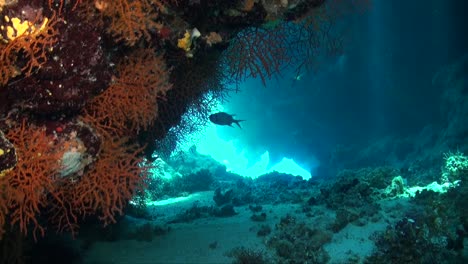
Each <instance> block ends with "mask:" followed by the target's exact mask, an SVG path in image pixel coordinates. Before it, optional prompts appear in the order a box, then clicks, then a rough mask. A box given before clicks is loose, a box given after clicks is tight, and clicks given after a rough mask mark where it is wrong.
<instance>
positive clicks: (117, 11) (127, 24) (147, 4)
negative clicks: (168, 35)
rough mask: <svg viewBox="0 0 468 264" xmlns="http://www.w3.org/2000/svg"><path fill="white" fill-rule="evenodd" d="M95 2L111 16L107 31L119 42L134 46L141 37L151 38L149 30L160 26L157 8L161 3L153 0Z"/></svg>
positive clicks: (103, 12)
mask: <svg viewBox="0 0 468 264" xmlns="http://www.w3.org/2000/svg"><path fill="white" fill-rule="evenodd" d="M155 2H156V3H159V1H155ZM95 3H96V4H98V5H97V6H96V8H98V9H99V8H100V9H99V10H100V11H101V12H102V14H103V15H104V16H105V17H108V18H110V25H109V26H108V27H107V28H108V30H107V32H108V33H109V34H110V35H112V37H114V39H115V41H117V42H119V41H123V42H124V43H125V44H127V45H128V46H134V45H135V44H136V43H137V42H138V41H139V40H140V39H141V38H145V39H146V40H149V39H150V34H149V31H150V30H152V29H156V28H157V26H158V23H156V22H155V19H156V18H157V13H156V10H155V8H156V7H158V6H160V5H157V4H155V3H153V1H151V0H115V1H114V0H112V1H109V0H101V1H95ZM98 6H99V7H98Z"/></svg>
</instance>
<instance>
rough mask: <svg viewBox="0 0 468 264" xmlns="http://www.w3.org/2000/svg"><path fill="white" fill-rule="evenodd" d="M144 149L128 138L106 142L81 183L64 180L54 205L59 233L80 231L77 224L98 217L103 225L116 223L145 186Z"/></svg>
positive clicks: (52, 210) (54, 219) (53, 214)
mask: <svg viewBox="0 0 468 264" xmlns="http://www.w3.org/2000/svg"><path fill="white" fill-rule="evenodd" d="M141 151H142V149H141V148H138V147H136V145H131V144H128V142H127V139H125V138H120V139H117V138H113V139H108V140H106V141H105V142H104V144H103V147H102V150H101V152H100V153H99V158H98V159H97V161H96V162H95V163H94V164H93V165H92V166H91V168H90V169H89V170H88V171H87V173H85V174H84V175H83V176H82V177H81V178H80V179H79V180H78V181H76V182H72V181H68V180H62V181H63V183H62V184H61V185H60V186H61V187H60V189H59V190H58V191H57V192H55V194H56V195H55V196H54V199H55V200H56V202H55V201H54V202H51V206H52V209H51V218H52V222H54V224H55V225H56V226H57V228H58V231H60V232H61V231H64V230H67V231H70V232H72V234H75V232H76V231H77V229H78V224H77V221H78V219H79V218H84V217H86V216H90V215H97V216H98V217H99V219H100V220H101V221H102V222H103V223H104V226H106V225H108V224H111V223H115V222H116V218H115V217H116V216H117V215H122V214H123V209H124V207H125V206H126V205H127V203H128V201H129V200H130V199H131V198H133V196H134V195H135V194H136V192H137V191H138V190H142V188H143V187H144V182H145V179H146V178H147V174H148V168H149V167H145V166H142V162H143V159H142V158H141V157H139V155H140V153H141Z"/></svg>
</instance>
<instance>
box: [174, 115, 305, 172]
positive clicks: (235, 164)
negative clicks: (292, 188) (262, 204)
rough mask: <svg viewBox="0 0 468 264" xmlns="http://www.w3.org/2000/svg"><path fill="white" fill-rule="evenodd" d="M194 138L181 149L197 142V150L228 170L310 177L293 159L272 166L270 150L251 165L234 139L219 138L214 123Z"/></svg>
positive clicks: (283, 160)
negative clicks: (276, 172) (270, 164)
mask: <svg viewBox="0 0 468 264" xmlns="http://www.w3.org/2000/svg"><path fill="white" fill-rule="evenodd" d="M191 138H192V139H193V140H192V141H191V142H190V143H187V144H186V145H185V146H179V149H181V150H187V149H188V148H190V147H191V146H192V143H193V142H196V143H195V146H196V149H197V151H198V152H199V153H200V154H202V155H209V156H211V157H212V158H213V159H214V160H216V161H218V162H219V163H222V164H224V165H225V166H226V168H227V171H230V172H233V173H237V174H239V175H242V176H246V177H251V178H256V177H258V176H260V175H262V174H265V173H269V172H272V171H278V172H281V173H289V174H292V175H296V176H301V177H302V178H303V179H305V180H308V179H310V177H311V175H310V172H309V171H307V170H305V169H303V168H301V167H300V166H299V165H298V164H297V163H295V162H294V160H292V159H287V158H283V159H282V160H281V161H280V162H279V163H277V164H274V165H273V166H270V168H269V169H268V167H269V166H268V163H269V161H270V157H269V154H268V151H267V152H265V153H264V154H262V156H261V157H260V159H259V160H258V161H257V162H256V163H254V164H253V165H249V160H248V159H247V158H246V157H245V155H244V152H243V151H239V150H238V149H237V148H236V147H235V146H234V144H233V142H232V141H224V140H223V139H221V138H219V136H218V132H217V127H216V125H214V124H210V125H208V126H207V127H206V128H205V130H204V131H201V132H200V133H199V134H197V135H192V136H191Z"/></svg>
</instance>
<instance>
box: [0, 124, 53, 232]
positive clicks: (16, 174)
mask: <svg viewBox="0 0 468 264" xmlns="http://www.w3.org/2000/svg"><path fill="white" fill-rule="evenodd" d="M6 136H7V138H8V139H9V140H10V141H11V142H12V143H13V144H14V145H15V148H16V152H17V155H18V163H17V165H16V167H15V168H14V169H13V170H12V171H10V172H8V173H7V175H6V176H5V177H4V179H2V181H1V184H2V185H1V186H0V197H2V198H3V199H4V200H3V199H2V200H3V202H4V203H5V204H6V207H7V208H8V210H9V217H10V219H11V222H10V225H12V226H13V225H16V224H17V225H18V226H19V228H20V231H21V232H22V233H24V234H27V233H28V230H29V228H30V226H29V225H32V227H33V232H32V233H33V236H34V237H35V238H36V236H37V234H40V235H44V231H45V230H44V228H43V227H42V225H41V224H40V223H39V220H38V219H39V218H38V216H39V214H40V212H41V209H43V208H45V207H46V206H47V194H49V193H51V192H53V191H54V189H55V188H56V186H55V184H54V178H55V176H56V173H57V172H58V169H59V163H58V162H57V160H58V159H59V158H60V156H61V153H60V152H56V151H55V150H54V148H53V142H52V138H51V137H50V136H48V135H46V132H45V130H44V129H41V128H38V127H35V126H34V125H30V124H27V123H26V120H23V122H22V123H21V125H20V126H18V127H15V128H13V129H11V130H10V131H9V132H8V133H7V134H6ZM5 204H4V205H3V207H5ZM3 209H5V208H3ZM0 221H1V220H0ZM1 228H2V227H0V230H1Z"/></svg>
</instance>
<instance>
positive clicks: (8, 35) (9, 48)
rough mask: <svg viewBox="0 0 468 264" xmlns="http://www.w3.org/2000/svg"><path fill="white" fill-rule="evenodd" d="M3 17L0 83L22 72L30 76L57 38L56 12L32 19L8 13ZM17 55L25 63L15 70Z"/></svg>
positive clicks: (41, 62) (42, 62)
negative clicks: (49, 15) (10, 15)
mask: <svg viewBox="0 0 468 264" xmlns="http://www.w3.org/2000/svg"><path fill="white" fill-rule="evenodd" d="M2 19H4V20H5V21H6V23H5V24H4V26H2V29H3V31H2V32H1V33H2V34H0V35H1V36H0V85H5V84H6V83H7V82H8V80H9V79H10V78H12V77H15V76H17V75H19V74H21V73H24V74H25V75H26V76H29V75H31V74H32V73H33V70H34V69H36V68H40V67H41V66H42V65H44V63H45V62H46V61H47V54H48V52H49V51H50V50H49V49H50V48H51V47H52V45H53V44H54V43H55V42H56V41H57V34H58V32H57V31H56V28H55V25H56V24H57V22H58V19H57V16H56V15H55V14H53V16H52V17H50V18H47V17H42V14H40V13H37V14H36V17H35V19H34V20H33V21H28V20H24V21H22V20H21V19H20V18H16V17H13V18H10V17H8V16H5V17H4V18H2ZM1 40H3V41H1ZM19 56H21V57H22V58H24V60H25V63H24V65H23V66H20V68H19V69H18V68H17V66H16V62H17V60H18V57H19Z"/></svg>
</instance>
